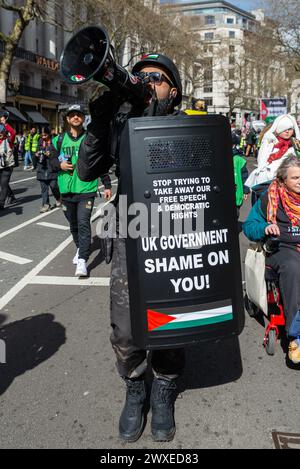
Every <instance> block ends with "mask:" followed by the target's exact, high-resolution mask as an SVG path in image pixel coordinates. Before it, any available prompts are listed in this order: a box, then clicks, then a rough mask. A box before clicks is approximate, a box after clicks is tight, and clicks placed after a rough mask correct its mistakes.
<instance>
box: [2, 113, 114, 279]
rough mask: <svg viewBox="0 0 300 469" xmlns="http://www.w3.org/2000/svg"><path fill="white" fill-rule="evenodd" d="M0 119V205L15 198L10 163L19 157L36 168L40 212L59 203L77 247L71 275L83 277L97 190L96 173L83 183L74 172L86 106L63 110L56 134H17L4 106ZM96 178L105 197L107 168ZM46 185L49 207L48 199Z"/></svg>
mask: <svg viewBox="0 0 300 469" xmlns="http://www.w3.org/2000/svg"><path fill="white" fill-rule="evenodd" d="M0 119H1V123H0V189H1V191H0V210H2V211H3V210H5V208H7V207H9V206H11V205H13V204H16V203H17V199H16V198H15V196H14V194H13V192H12V190H11V188H10V185H9V182H10V178H11V175H12V172H13V168H14V166H16V165H18V164H19V161H23V160H24V169H25V170H28V169H30V170H32V171H35V173H36V179H37V181H39V183H40V188H41V199H42V207H41V209H40V212H41V213H45V212H48V211H50V210H51V209H52V208H53V207H62V209H63V213H64V214H65V216H66V218H67V220H68V222H69V225H70V230H71V233H72V235H73V239H74V243H75V245H76V248H77V251H76V254H75V256H74V259H73V264H75V265H76V271H75V276H77V277H86V276H87V275H88V271H87V261H88V258H89V255H90V250H91V223H90V219H91V215H92V210H93V207H94V201H95V198H96V196H97V195H98V178H94V180H93V181H91V182H83V181H81V180H80V179H79V178H78V176H77V170H76V162H77V158H78V152H79V147H80V145H81V143H82V141H83V140H84V139H85V135H86V134H85V130H84V128H83V123H84V121H85V111H84V110H83V108H82V107H81V106H77V105H73V106H71V107H70V108H69V109H68V110H67V112H66V115H65V128H66V130H65V132H61V133H60V134H59V135H56V134H55V133H54V132H52V131H51V129H50V128H49V127H42V128H41V129H39V130H38V129H37V127H36V126H32V128H31V130H30V132H28V134H27V135H24V136H21V135H20V134H16V132H15V130H14V129H13V127H11V125H10V124H9V123H8V119H9V114H8V112H7V111H2V112H1V117H0ZM22 158H23V160H22ZM16 160H17V164H16ZM100 179H101V182H102V184H103V185H104V198H105V199H107V200H109V199H110V198H111V180H110V176H109V174H108V172H107V173H106V174H102V175H100ZM50 190H51V193H52V195H53V197H54V200H55V204H54V206H52V205H51V203H50Z"/></svg>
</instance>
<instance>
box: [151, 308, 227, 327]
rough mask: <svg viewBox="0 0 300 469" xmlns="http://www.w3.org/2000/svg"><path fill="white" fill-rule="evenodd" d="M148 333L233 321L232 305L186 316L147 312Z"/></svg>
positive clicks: (186, 314)
mask: <svg viewBox="0 0 300 469" xmlns="http://www.w3.org/2000/svg"><path fill="white" fill-rule="evenodd" d="M147 317H148V332H152V331H170V330H175V329H187V328H190V327H199V326H207V325H209V324H217V323H220V322H225V321H231V320H232V319H233V312H232V305H230V306H222V307H220V308H213V309H205V310H203V311H192V312H187V313H184V314H182V313H181V314H180V313H179V314H178V313H177V314H176V312H174V314H166V313H162V312H161V311H154V310H152V309H148V310H147Z"/></svg>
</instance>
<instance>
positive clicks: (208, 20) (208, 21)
mask: <svg viewBox="0 0 300 469" xmlns="http://www.w3.org/2000/svg"><path fill="white" fill-rule="evenodd" d="M204 23H205V24H216V19H215V17H214V16H211V15H209V16H205V17H204Z"/></svg>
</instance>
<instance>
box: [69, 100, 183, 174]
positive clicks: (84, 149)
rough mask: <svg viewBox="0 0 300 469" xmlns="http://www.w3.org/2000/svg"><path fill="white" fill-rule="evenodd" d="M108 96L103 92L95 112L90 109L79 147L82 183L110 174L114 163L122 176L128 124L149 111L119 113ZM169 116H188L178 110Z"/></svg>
mask: <svg viewBox="0 0 300 469" xmlns="http://www.w3.org/2000/svg"><path fill="white" fill-rule="evenodd" d="M109 95H110V93H104V95H103V96H101V97H100V98H98V100H97V101H98V102H95V107H96V110H95V112H94V113H93V110H92V109H91V117H92V121H91V123H90V124H89V125H88V128H87V135H86V138H85V140H84V141H83V142H82V144H81V146H80V149H79V157H78V161H77V173H78V175H79V177H80V179H82V180H83V181H92V180H93V179H95V177H98V176H99V175H100V174H102V173H105V172H107V171H108V170H109V168H110V167H111V166H112V165H113V164H116V175H117V177H119V146H120V141H121V136H122V132H123V130H124V128H125V125H126V122H127V120H128V119H130V118H131V117H141V116H147V113H146V112H147V111H145V110H143V109H137V108H135V109H134V108H132V109H131V110H130V111H128V112H126V113H124V112H117V111H116V108H114V106H113V105H112V104H111V103H110V102H109ZM165 115H167V114H165ZM169 115H186V114H185V113H184V112H181V111H175V112H173V113H170V114H169Z"/></svg>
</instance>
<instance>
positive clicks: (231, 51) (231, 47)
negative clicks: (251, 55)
mask: <svg viewBox="0 0 300 469" xmlns="http://www.w3.org/2000/svg"><path fill="white" fill-rule="evenodd" d="M229 52H230V53H231V54H234V53H235V46H229Z"/></svg>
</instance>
